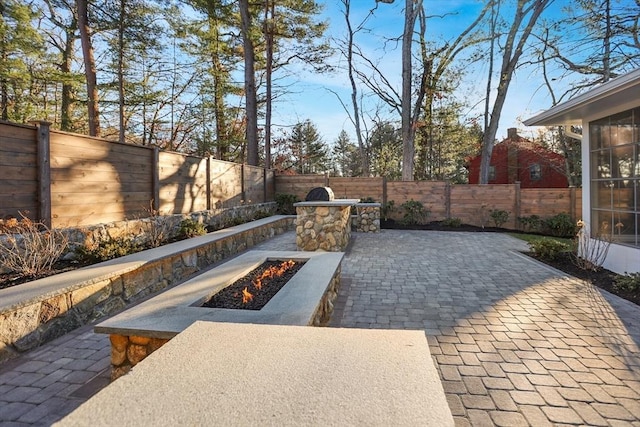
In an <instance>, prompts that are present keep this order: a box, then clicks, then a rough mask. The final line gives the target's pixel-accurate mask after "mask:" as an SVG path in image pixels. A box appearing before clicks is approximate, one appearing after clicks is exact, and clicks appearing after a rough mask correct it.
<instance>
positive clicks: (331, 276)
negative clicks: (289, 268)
mask: <svg viewBox="0 0 640 427" xmlns="http://www.w3.org/2000/svg"><path fill="white" fill-rule="evenodd" d="M343 256H344V254H343V253H326V252H296V251H280V252H279V251H248V252H246V253H244V254H243V255H241V256H239V257H237V258H234V259H232V260H230V261H228V262H226V263H224V264H221V265H219V266H217V267H215V268H213V269H211V270H208V271H205V272H203V273H202V274H199V275H198V276H196V277H194V278H192V279H190V280H188V281H186V282H184V283H182V284H181V285H178V286H176V287H175V288H172V289H170V290H168V291H165V292H163V293H162V294H160V295H157V296H155V297H153V298H151V299H150V300H148V301H145V302H143V303H141V304H139V305H137V306H135V307H132V308H130V309H128V310H126V311H124V312H122V313H120V314H118V315H116V316H114V317H112V318H110V319H107V320H105V321H104V322H102V323H100V324H98V325H97V326H96V327H95V331H96V332H98V333H106V334H109V335H110V340H111V365H112V372H111V378H112V379H116V378H119V377H120V376H122V375H124V374H125V373H127V372H128V371H129V370H130V369H131V368H132V367H133V366H135V365H136V364H138V363H139V362H140V361H142V360H143V359H144V358H146V357H147V356H148V355H149V354H151V353H153V352H154V351H155V350H157V349H158V348H160V347H161V346H162V345H164V344H165V343H166V342H167V341H168V340H170V339H171V338H173V337H174V336H175V335H177V334H178V333H180V332H182V331H183V330H184V329H186V328H187V327H188V326H189V325H191V324H193V323H194V322H196V321H198V320H203V321H213V322H233V323H256V324H272V325H299V326H324V325H326V324H328V322H329V320H330V318H331V314H332V313H333V302H334V301H335V299H336V298H337V295H338V289H339V286H340V273H341V262H342V258H343ZM268 259H269V260H288V259H293V260H306V262H305V264H304V265H303V267H302V268H301V269H300V271H298V273H297V274H296V275H295V276H293V278H291V279H290V280H289V282H287V284H286V285H285V286H284V287H283V288H282V289H280V291H279V292H278V293H277V294H276V295H275V296H274V297H273V298H272V299H271V300H270V301H269V302H268V303H267V305H265V306H264V307H263V308H262V309H261V310H235V309H219V308H207V307H202V304H203V303H204V301H205V300H206V299H208V298H209V297H210V296H211V295H213V294H215V293H216V292H218V291H219V290H220V289H222V288H224V287H226V286H228V285H229V284H231V283H232V282H234V281H235V280H237V279H238V278H240V277H242V276H244V275H245V274H247V273H248V272H249V271H251V270H253V269H254V268H255V267H257V266H258V265H260V264H262V263H263V262H265V261H266V260H268Z"/></svg>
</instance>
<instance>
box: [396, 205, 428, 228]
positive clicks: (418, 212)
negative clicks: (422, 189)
mask: <svg viewBox="0 0 640 427" xmlns="http://www.w3.org/2000/svg"><path fill="white" fill-rule="evenodd" d="M400 206H401V207H402V209H403V210H404V216H403V218H402V223H403V224H406V225H418V224H424V222H425V221H426V219H427V218H428V217H429V214H430V212H429V210H428V209H425V207H424V205H423V204H422V203H420V202H419V201H416V200H413V199H411V200H408V201H406V202H404V203H403V204H402V205H400Z"/></svg>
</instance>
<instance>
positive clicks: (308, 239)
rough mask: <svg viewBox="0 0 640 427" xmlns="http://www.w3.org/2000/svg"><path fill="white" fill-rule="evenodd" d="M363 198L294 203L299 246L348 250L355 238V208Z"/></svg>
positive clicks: (303, 249)
mask: <svg viewBox="0 0 640 427" xmlns="http://www.w3.org/2000/svg"><path fill="white" fill-rule="evenodd" d="M359 201H360V199H335V200H330V201H311V202H299V203H294V205H293V206H295V208H296V214H297V219H296V245H297V247H298V249H299V250H302V251H327V252H344V250H345V249H346V247H347V245H348V244H349V239H350V238H351V207H352V206H355V205H356V204H357V203H358V202H359Z"/></svg>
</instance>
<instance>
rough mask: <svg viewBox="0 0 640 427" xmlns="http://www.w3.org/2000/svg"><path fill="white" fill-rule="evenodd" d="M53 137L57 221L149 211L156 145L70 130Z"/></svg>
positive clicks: (94, 219)
mask: <svg viewBox="0 0 640 427" xmlns="http://www.w3.org/2000/svg"><path fill="white" fill-rule="evenodd" d="M50 138H51V140H50V150H51V211H52V214H53V219H52V225H53V226H54V227H73V226H79V225H88V224H99V223H105V222H111V221H120V220H124V219H127V218H134V217H140V216H148V213H147V212H146V210H147V209H149V208H150V201H151V199H152V198H153V194H152V162H151V157H152V153H153V151H152V150H150V149H148V148H144V147H138V146H134V145H128V144H119V143H115V142H111V141H106V140H102V139H98V138H90V137H86V136H81V135H73V134H68V133H64V132H54V131H52V132H51V136H50Z"/></svg>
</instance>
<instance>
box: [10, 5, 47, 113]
mask: <svg viewBox="0 0 640 427" xmlns="http://www.w3.org/2000/svg"><path fill="white" fill-rule="evenodd" d="M35 17H36V12H35V11H34V10H32V8H31V7H30V6H29V5H27V4H24V3H23V2H17V1H14V0H8V1H2V2H0V110H1V113H0V117H1V118H2V120H9V119H13V120H18V121H22V120H21V119H23V117H22V116H23V112H22V111H21V110H22V106H21V104H22V102H23V101H22V98H23V96H24V95H25V93H26V90H27V89H28V87H29V86H30V82H31V80H32V78H31V72H30V71H29V69H28V64H29V63H31V62H32V60H31V59H32V58H36V57H37V56H38V55H39V54H41V53H42V39H41V37H40V35H39V34H38V33H37V32H36V30H35V28H33V26H32V23H31V21H32V19H35ZM10 110H12V111H10Z"/></svg>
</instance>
